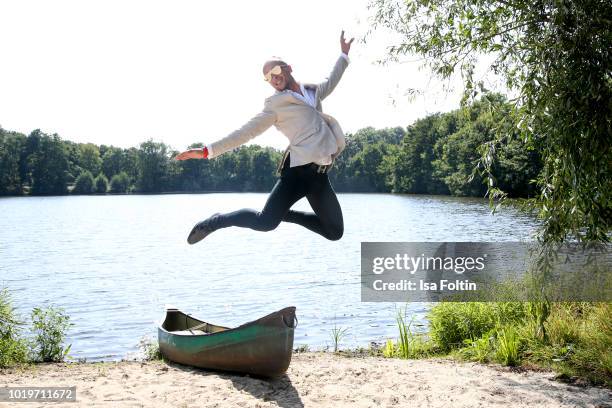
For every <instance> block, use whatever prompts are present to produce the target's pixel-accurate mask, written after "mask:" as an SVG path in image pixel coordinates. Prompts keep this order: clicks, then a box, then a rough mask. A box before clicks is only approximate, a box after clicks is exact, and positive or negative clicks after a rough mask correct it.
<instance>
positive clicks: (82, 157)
mask: <svg viewBox="0 0 612 408" xmlns="http://www.w3.org/2000/svg"><path fill="white" fill-rule="evenodd" d="M79 165H80V167H81V168H82V169H83V170H87V171H89V172H90V173H91V174H98V173H99V172H100V168H101V166H102V159H101V158H100V150H99V149H98V146H96V145H94V144H92V143H87V144H82V145H79Z"/></svg>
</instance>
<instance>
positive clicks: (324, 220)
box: [283, 174, 344, 241]
mask: <svg viewBox="0 0 612 408" xmlns="http://www.w3.org/2000/svg"><path fill="white" fill-rule="evenodd" d="M314 177H315V178H314V180H313V182H312V183H310V186H309V191H308V193H307V194H306V198H307V199H308V202H309V203H310V206H311V207H312V209H313V210H314V213H305V212H301V211H293V210H291V211H289V212H287V215H286V216H285V217H284V218H283V221H286V222H291V223H295V224H300V225H302V226H304V227H306V228H308V229H309V230H311V231H313V232H316V233H317V234H320V235H322V236H324V237H325V238H327V239H329V240H332V241H337V240H339V239H340V238H342V235H343V234H344V219H343V217H342V208H340V203H339V202H338V197H336V193H335V192H334V190H333V188H332V186H331V184H330V183H329V178H328V177H327V175H326V174H317V175H316V176H314Z"/></svg>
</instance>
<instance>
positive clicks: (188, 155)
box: [174, 147, 208, 160]
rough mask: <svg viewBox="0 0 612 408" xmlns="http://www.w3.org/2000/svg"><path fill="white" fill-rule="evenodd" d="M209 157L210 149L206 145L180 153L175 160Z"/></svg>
mask: <svg viewBox="0 0 612 408" xmlns="http://www.w3.org/2000/svg"><path fill="white" fill-rule="evenodd" d="M207 157H208V149H207V148H206V147H204V148H199V149H189V150H187V151H185V152H183V153H179V154H178V155H177V156H176V157H175V158H174V160H187V159H205V158H207Z"/></svg>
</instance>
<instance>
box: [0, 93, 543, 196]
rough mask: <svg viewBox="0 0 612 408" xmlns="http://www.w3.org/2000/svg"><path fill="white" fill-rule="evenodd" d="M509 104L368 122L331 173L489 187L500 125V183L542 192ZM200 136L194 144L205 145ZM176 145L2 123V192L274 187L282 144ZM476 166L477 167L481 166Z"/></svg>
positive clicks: (486, 99)
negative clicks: (128, 143)
mask: <svg viewBox="0 0 612 408" xmlns="http://www.w3.org/2000/svg"><path fill="white" fill-rule="evenodd" d="M509 112H510V106H509V104H508V102H507V101H506V99H505V98H504V97H503V96H501V95H499V94H487V95H484V96H483V97H481V98H480V99H479V100H478V101H476V102H474V103H472V104H470V105H469V106H466V107H465V108H462V109H457V110H455V111H452V112H448V113H438V114H434V115H430V116H427V117H425V118H423V119H419V120H417V121H416V122H415V123H414V124H412V125H410V126H408V127H407V128H406V129H404V128H401V127H397V128H387V129H381V130H378V129H373V128H365V129H361V130H359V131H357V132H355V133H353V134H347V146H346V150H345V151H344V152H343V153H342V154H341V155H340V157H339V158H338V159H337V160H336V162H335V164H334V168H333V169H332V171H331V172H330V179H331V181H332V184H333V186H334V188H335V189H336V191H339V192H392V193H415V194H445V195H456V196H484V195H485V193H486V191H487V183H488V182H489V180H484V182H483V180H482V178H481V177H480V174H479V173H478V171H477V167H478V161H479V159H480V158H481V154H480V153H479V147H480V146H481V145H482V144H483V143H485V142H488V141H489V140H492V139H493V135H494V133H495V132H504V133H505V134H507V137H506V138H505V139H504V140H505V141H506V142H505V143H504V144H503V145H502V146H498V147H497V149H498V152H497V155H496V162H495V165H494V173H493V175H494V177H495V179H496V180H495V184H496V185H497V186H499V187H500V188H501V189H502V190H504V191H506V192H507V193H508V194H509V196H511V197H529V196H534V195H535V194H536V191H537V190H536V186H535V184H534V183H533V182H532V180H534V179H536V178H537V176H538V174H539V173H540V171H541V167H542V165H541V160H540V157H539V154H538V152H537V151H533V150H531V151H529V150H527V149H526V148H525V147H524V144H523V143H522V142H521V140H519V138H518V132H516V130H515V129H516V125H515V124H514V122H513V121H512V118H511V117H510V115H509ZM201 146H202V144H201V143H194V144H192V145H191V146H190V147H191V148H193V147H201ZM177 153H178V152H177V151H174V150H172V149H171V148H170V147H169V146H168V145H166V144H164V143H157V142H154V141H153V140H148V141H145V142H143V143H141V144H140V146H138V147H131V148H128V149H123V148H118V147H114V146H106V145H100V146H97V145H94V144H91V143H87V144H82V143H74V142H71V141H67V140H62V139H61V138H60V136H59V135H57V134H53V135H48V134H45V133H42V132H41V131H40V130H34V131H33V132H31V133H30V134H29V135H27V136H26V135H24V134H21V133H18V132H13V131H9V130H5V129H2V128H1V127H0V195H26V194H30V195H61V194H96V193H98V194H100V193H130V192H136V193H160V192H205V191H252V192H266V191H269V190H270V189H271V188H272V187H273V185H274V183H275V180H276V176H275V170H276V166H277V164H278V161H279V160H280V158H281V156H282V152H281V151H278V150H275V149H273V148H269V147H261V146H257V145H251V146H242V147H240V148H238V149H236V150H234V151H232V152H229V153H226V154H224V155H221V156H219V157H217V158H214V159H212V160H187V161H181V162H178V161H175V160H172V157H174V156H175V155H176V154H177ZM475 169H476V170H475Z"/></svg>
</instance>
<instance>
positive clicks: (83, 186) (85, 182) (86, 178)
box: [72, 171, 94, 194]
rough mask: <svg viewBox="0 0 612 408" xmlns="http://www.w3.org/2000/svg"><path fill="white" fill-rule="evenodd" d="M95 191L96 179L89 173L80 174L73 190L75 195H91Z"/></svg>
mask: <svg viewBox="0 0 612 408" xmlns="http://www.w3.org/2000/svg"><path fill="white" fill-rule="evenodd" d="M93 191H94V178H93V176H92V174H91V173H90V172H89V171H84V172H82V173H81V174H79V177H77V178H76V181H75V183H74V188H73V189H72V193H73V194H91V193H92V192H93Z"/></svg>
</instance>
